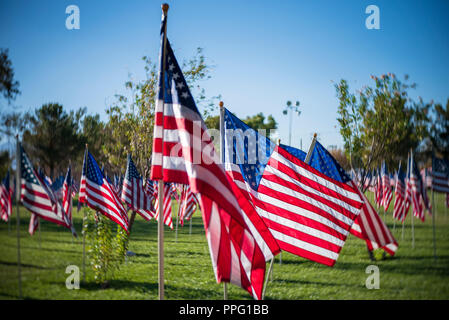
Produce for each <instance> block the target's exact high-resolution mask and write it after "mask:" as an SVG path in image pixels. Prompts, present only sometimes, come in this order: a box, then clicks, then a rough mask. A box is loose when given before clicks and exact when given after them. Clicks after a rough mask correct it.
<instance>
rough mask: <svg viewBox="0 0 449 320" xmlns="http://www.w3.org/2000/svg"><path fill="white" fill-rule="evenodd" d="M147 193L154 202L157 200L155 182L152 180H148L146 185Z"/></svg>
mask: <svg viewBox="0 0 449 320" xmlns="http://www.w3.org/2000/svg"><path fill="white" fill-rule="evenodd" d="M144 190H145V193H146V194H147V195H148V196H149V197H150V199H151V200H154V198H155V192H154V184H153V181H151V180H150V179H147V182H146V183H145V188H144Z"/></svg>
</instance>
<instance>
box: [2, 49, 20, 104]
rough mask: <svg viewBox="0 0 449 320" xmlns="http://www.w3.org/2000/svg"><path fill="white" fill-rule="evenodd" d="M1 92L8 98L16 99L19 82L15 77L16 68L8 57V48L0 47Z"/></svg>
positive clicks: (9, 99)
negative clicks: (14, 68)
mask: <svg viewBox="0 0 449 320" xmlns="http://www.w3.org/2000/svg"><path fill="white" fill-rule="evenodd" d="M0 93H1V94H3V97H5V99H7V100H8V103H9V102H10V101H11V100H14V99H15V98H16V96H17V95H18V94H20V91H19V82H18V81H17V80H15V79H14V70H13V68H12V63H11V60H9V57H8V49H0Z"/></svg>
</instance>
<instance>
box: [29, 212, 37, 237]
mask: <svg viewBox="0 0 449 320" xmlns="http://www.w3.org/2000/svg"><path fill="white" fill-rule="evenodd" d="M38 227H39V216H38V215H37V214H34V213H31V216H30V224H29V225H28V232H29V234H30V235H34V233H35V232H36V230H37V228H38Z"/></svg>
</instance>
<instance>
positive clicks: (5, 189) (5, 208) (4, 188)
mask: <svg viewBox="0 0 449 320" xmlns="http://www.w3.org/2000/svg"><path fill="white" fill-rule="evenodd" d="M9 180H10V179H9V171H8V173H7V174H6V177H5V178H4V179H3V181H2V184H1V185H0V205H1V207H0V209H1V216H2V219H3V220H4V221H8V220H9V218H10V217H11V213H12V201H11V197H12V189H11V188H10V187H9Z"/></svg>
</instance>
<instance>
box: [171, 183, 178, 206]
mask: <svg viewBox="0 0 449 320" xmlns="http://www.w3.org/2000/svg"><path fill="white" fill-rule="evenodd" d="M170 187H171V191H172V193H171V194H172V196H173V197H174V198H175V200H176V202H177V203H178V204H179V195H178V189H177V187H176V184H175V183H171V184H170Z"/></svg>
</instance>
